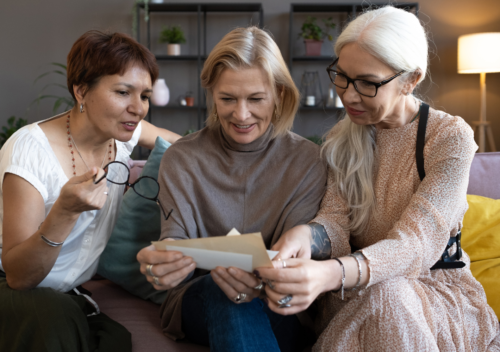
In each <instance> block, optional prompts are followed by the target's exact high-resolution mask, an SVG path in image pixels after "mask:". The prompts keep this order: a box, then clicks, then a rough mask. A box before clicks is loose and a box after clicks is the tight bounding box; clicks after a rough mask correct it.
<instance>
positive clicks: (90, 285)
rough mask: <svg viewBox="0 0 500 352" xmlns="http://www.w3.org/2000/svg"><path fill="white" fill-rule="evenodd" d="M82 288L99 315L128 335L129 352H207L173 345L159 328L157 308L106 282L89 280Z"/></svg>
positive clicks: (179, 344)
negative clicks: (129, 338) (103, 314)
mask: <svg viewBox="0 0 500 352" xmlns="http://www.w3.org/2000/svg"><path fill="white" fill-rule="evenodd" d="M83 287H85V288H86V289H87V290H89V291H90V292H92V299H94V300H95V301H96V302H97V304H98V305H99V308H100V309H101V311H102V312H103V313H105V314H106V315H108V316H109V317H110V318H111V319H114V320H116V321H117V322H119V323H120V324H122V325H123V326H125V327H126V328H127V330H128V331H130V333H131V334H132V351H133V352H156V351H169V352H207V351H209V349H208V348H207V347H202V346H198V345H195V344H192V343H187V342H175V341H173V340H171V339H169V338H168V337H166V336H164V335H163V334H162V332H161V328H160V313H159V311H160V306H159V305H156V304H154V303H152V302H149V301H145V300H143V299H141V298H138V297H136V296H134V295H132V294H130V293H128V292H127V291H125V290H123V289H122V288H121V287H119V286H118V285H116V284H114V283H112V282H111V281H109V280H91V281H88V282H86V283H85V284H84V285H83Z"/></svg>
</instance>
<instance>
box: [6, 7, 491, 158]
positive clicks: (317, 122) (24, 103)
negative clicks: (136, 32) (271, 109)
mask: <svg viewBox="0 0 500 352" xmlns="http://www.w3.org/2000/svg"><path fill="white" fill-rule="evenodd" d="M183 1H184V2H199V1H192V0H183ZM226 2H233V3H234V2H247V0H231V1H226ZM291 2H292V1H291V0H270V1H269V0H268V1H265V2H263V3H264V14H265V25H266V28H268V29H269V30H270V31H271V32H272V34H273V35H274V38H275V40H276V42H277V43H278V45H279V47H280V48H281V49H282V52H283V55H284V56H285V59H286V58H287V56H288V45H289V43H288V11H289V8H290V3H291ZM315 2H316V3H326V2H329V3H331V2H332V1H331V0H330V1H325V0H323V1H322V0H315ZM342 2H346V1H345V0H343V1H342ZM351 2H357V1H351ZM132 4H133V1H131V0H127V1H125V0H106V1H98V0H85V1H81V0H80V1H76V0H45V1H43V2H42V1H34V0H18V1H2V2H1V3H0V126H1V125H4V124H5V122H6V120H7V118H8V117H9V116H11V115H16V116H24V117H26V118H27V119H28V120H29V121H30V122H33V121H36V120H40V119H43V118H46V117H49V116H51V115H52V111H51V108H52V102H51V101H48V100H47V101H43V102H42V103H41V104H39V105H38V106H36V105H32V106H31V108H29V110H27V107H28V106H30V103H31V102H32V101H33V100H34V99H35V98H36V97H37V94H38V92H39V91H40V90H41V89H42V88H43V87H44V85H45V84H48V83H51V82H53V81H55V80H57V79H56V78H55V77H56V76H53V77H52V78H50V77H44V78H43V79H41V80H40V81H39V82H38V83H37V84H33V81H34V79H35V78H36V77H37V76H38V75H40V74H41V73H43V72H46V71H47V70H49V69H50V66H48V64H49V63H51V62H64V61H65V58H66V55H67V53H68V51H69V49H70V48H71V45H72V43H73V42H74V41H75V40H76V39H77V38H78V36H79V35H81V34H82V33H83V32H85V31H86V30H89V29H101V30H110V31H121V32H126V33H130V32H131V18H132V11H131V8H132ZM420 5H421V16H420V17H421V19H422V20H423V21H424V22H425V23H426V24H427V27H428V29H429V30H430V32H431V33H432V37H433V42H434V44H435V46H434V53H433V54H431V66H430V73H431V79H432V81H431V80H428V81H427V82H426V84H424V86H423V87H422V92H423V93H425V95H426V97H427V99H428V100H429V101H430V102H432V104H433V105H434V106H435V107H437V108H439V109H442V110H445V111H447V112H449V113H451V114H456V115H460V116H462V117H463V118H464V119H465V120H466V121H468V122H471V121H474V120H476V119H477V118H478V114H479V75H474V74H473V75H459V74H457V58H456V55H457V38H458V36H459V35H462V34H469V33H475V32H485V31H495V32H500V2H499V1H498V0H476V1H469V0H422V1H420ZM168 20H169V18H168V17H165V18H164V21H165V22H168ZM170 20H171V21H172V18H170ZM175 21H176V22H179V21H181V22H182V21H185V22H182V23H181V25H183V26H185V28H186V32H187V35H188V41H189V42H191V43H193V42H194V41H195V34H196V33H195V32H196V31H195V24H196V21H195V19H194V18H190V19H185V20H181V19H179V18H178V17H177V18H176V19H175ZM251 21H253V23H256V17H254V19H252V20H251ZM249 22H250V19H249V17H248V16H223V15H220V16H216V17H213V18H210V19H209V26H210V28H213V32H211V33H209V38H208V42H209V48H211V47H213V45H214V44H215V43H216V42H217V41H218V40H219V39H220V37H222V35H223V34H224V33H225V32H226V31H228V30H230V29H231V28H233V27H234V26H237V25H245V24H247V23H249ZM152 29H153V33H157V31H159V30H160V29H161V25H159V22H158V23H157V24H156V27H155V25H153V27H152ZM153 39H154V38H153ZM153 44H154V45H153V48H152V49H153V51H155V52H156V53H158V54H161V53H162V50H165V49H164V48H163V47H161V46H159V45H158V44H156V41H155V40H153ZM293 45H301V44H300V43H298V44H297V43H295V42H294V43H293ZM183 49H184V50H188V51H190V50H193V48H192V47H189V45H186V46H184V48H183ZM327 49H328V48H326V49H325V48H324V50H327ZM176 65H177V66H168V65H165V64H162V67H161V75H162V76H164V77H165V78H166V79H167V84H169V85H170V86H171V90H172V98H177V96H178V95H181V94H183V93H184V92H185V91H187V90H194V88H195V85H193V84H192V83H189V82H193V81H194V80H195V79H196V74H197V73H196V66H195V65H194V64H193V65H192V66H189V65H190V64H186V63H179V64H176ZM172 68H173V69H172ZM323 69H324V68H322V67H320V68H318V71H319V72H320V74H322V72H323V71H322V70H323ZM297 75H298V76H297ZM294 77H295V78H296V79H298V78H300V73H297V72H296V73H294ZM324 78H325V77H323V78H322V79H324ZM60 83H62V84H64V83H65V82H64V81H60ZM323 83H324V84H325V85H326V81H324V82H323ZM487 84H488V97H487V99H488V100H487V103H488V111H487V117H488V120H490V121H491V122H492V125H493V131H494V135H495V138H496V141H497V148H499V149H500V73H493V74H488V75H487ZM46 92H47V93H49V94H50V93H58V92H59V93H62V92H63V91H62V90H60V91H58V88H55V87H49V88H48V89H47V90H46ZM154 122H155V123H157V124H159V125H162V126H165V127H168V128H171V129H173V130H174V131H176V132H179V133H183V132H184V131H185V130H186V129H188V128H193V127H196V118H195V117H194V115H193V114H185V113H182V112H179V111H178V110H163V111H161V113H155V120H154ZM334 122H335V118H333V117H332V116H329V115H328V114H326V113H324V112H318V113H315V114H310V113H308V114H304V113H302V114H300V116H299V117H298V118H297V123H296V124H295V126H296V130H297V132H299V133H301V134H304V135H310V134H317V133H322V132H323V131H325V130H326V129H327V128H328V127H329V126H331V125H332V124H333V123H334Z"/></svg>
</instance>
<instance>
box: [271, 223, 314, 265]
mask: <svg viewBox="0 0 500 352" xmlns="http://www.w3.org/2000/svg"><path fill="white" fill-rule="evenodd" d="M271 250H273V251H279V253H278V254H277V255H276V258H280V259H289V258H304V259H310V258H311V229H310V228H309V226H308V225H298V226H295V227H293V228H291V229H290V230H288V231H287V232H285V233H284V234H283V235H281V237H280V239H279V240H278V242H276V243H275V244H274V246H273V247H272V248H271Z"/></svg>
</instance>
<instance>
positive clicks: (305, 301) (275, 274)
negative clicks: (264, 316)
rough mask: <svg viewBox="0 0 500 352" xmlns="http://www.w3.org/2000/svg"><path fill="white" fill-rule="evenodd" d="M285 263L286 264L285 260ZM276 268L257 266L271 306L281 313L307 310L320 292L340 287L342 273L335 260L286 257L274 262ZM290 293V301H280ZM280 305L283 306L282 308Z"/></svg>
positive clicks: (289, 313) (288, 313)
mask: <svg viewBox="0 0 500 352" xmlns="http://www.w3.org/2000/svg"><path fill="white" fill-rule="evenodd" d="M284 262H285V263H286V264H285V266H284V265H283V263H284ZM273 265H274V269H271V268H258V269H257V271H258V273H259V275H260V276H261V277H262V279H264V282H266V283H267V284H266V294H267V297H268V302H267V304H268V306H269V308H270V309H271V310H272V311H273V312H275V313H278V314H281V315H292V314H296V313H299V312H302V311H304V310H306V309H307V308H308V307H309V306H310V305H311V304H312V303H313V302H314V300H315V299H316V298H317V297H318V295H319V294H321V293H323V292H327V291H331V290H336V289H338V288H339V287H340V281H341V278H342V273H341V271H340V265H339V264H338V263H337V262H336V261H334V260H326V261H315V260H311V259H294V258H292V259H286V260H282V261H273ZM289 295H291V296H292V297H291V300H289V299H288V302H286V303H284V304H283V302H281V304H280V302H278V301H280V300H283V299H284V298H285V297H287V296H289ZM280 306H281V308H280Z"/></svg>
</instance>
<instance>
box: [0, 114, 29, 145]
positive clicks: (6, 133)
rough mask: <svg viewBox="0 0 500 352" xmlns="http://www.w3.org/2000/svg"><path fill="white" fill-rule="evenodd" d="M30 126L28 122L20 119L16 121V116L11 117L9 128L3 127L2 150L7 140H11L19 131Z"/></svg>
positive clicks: (0, 140)
mask: <svg viewBox="0 0 500 352" xmlns="http://www.w3.org/2000/svg"><path fill="white" fill-rule="evenodd" d="M27 124H28V121H27V120H24V119H22V118H19V119H17V120H16V117H15V116H11V117H9V119H8V120H7V126H3V127H2V132H0V148H2V147H3V145H4V144H5V142H7V139H9V138H10V136H12V135H13V134H14V133H16V131H17V130H18V129H20V128H21V127H23V126H26V125H27Z"/></svg>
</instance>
